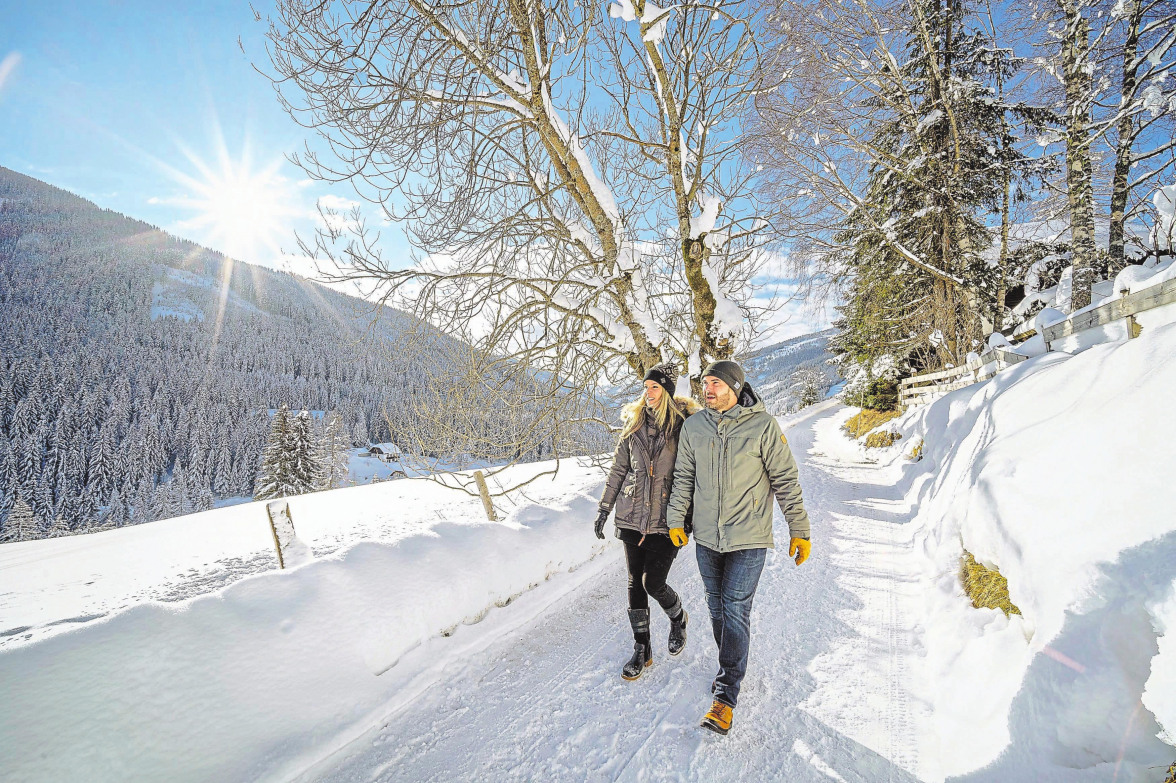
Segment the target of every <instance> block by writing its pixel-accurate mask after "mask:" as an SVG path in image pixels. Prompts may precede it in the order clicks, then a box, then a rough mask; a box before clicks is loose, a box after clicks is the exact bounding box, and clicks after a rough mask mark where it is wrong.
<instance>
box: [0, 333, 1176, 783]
mask: <svg viewBox="0 0 1176 783" xmlns="http://www.w3.org/2000/svg"><path fill="white" fill-rule="evenodd" d="M1173 357H1176V325H1169V326H1155V327H1153V328H1146V329H1145V331H1144V333H1143V335H1142V336H1141V337H1139V338H1138V339H1135V340H1131V341H1124V342H1119V343H1114V344H1108V345H1102V346H1096V347H1094V348H1091V349H1090V350H1087V351H1084V352H1083V353H1080V354H1077V355H1075V356H1072V357H1071V356H1068V355H1065V354H1058V353H1054V354H1049V355H1046V356H1042V357H1039V358H1035V359H1031V360H1029V361H1026V362H1024V363H1022V364H1020V365H1018V366H1016V367H1015V368H1013V369H1011V370H1008V371H1006V372H1004V373H1001V374H1000V375H999V376H997V378H995V379H994V380H992V381H990V382H989V383H987V384H985V385H981V386H975V387H970V388H967V389H961V390H959V391H957V392H954V393H953V394H951V395H949V396H947V397H945V398H943V399H941V400H939V401H937V402H936V403H934V404H932V405H930V406H928V407H926V408H923V409H919V410H916V411H912V412H910V413H908V414H906V415H905V416H903V417H902V418H900V419H898V420H896V422H894V423H893V426H894V427H895V428H896V429H897V430H898V431H899V432H901V433H902V434H903V439H902V440H901V441H899V442H898V443H897V444H896V445H895V446H893V447H891V448H888V449H883V450H865V449H863V448H861V447H859V446H858V445H857V444H856V443H853V442H851V441H849V440H847V439H846V437H845V436H844V435H843V434H842V433H841V432H840V431H839V425H840V424H841V423H842V422H843V421H844V420H845V419H846V418H847V417H848V416H849V415H851V414H852V413H853V410H851V409H846V408H843V407H840V406H839V405H838V404H837V403H836V402H827V403H823V404H822V405H819V406H815V407H813V408H809V409H807V410H805V411H803V412H802V413H800V414H797V415H794V416H792V417H790V418H788V419H784V420H782V421H783V424H784V426H785V428H786V432H787V437H788V439H789V442H790V443H791V445H792V448H793V450H794V452H795V453H796V455H797V457H798V460H799V462H800V470H801V480H802V484H803V486H804V490H805V497H806V504H807V506H808V508H809V512H810V516H811V517H812V521H813V530H814V552H813V557H812V558H811V559H810V561H809V562H808V563H806V564H805V565H804V566H802V567H801V568H796V567H795V566H794V565H793V564H792V563H791V561H790V560H789V559H788V558H787V557H786V556H785V555H784V552H783V551H778V552H775V553H773V554H771V555H770V556H769V559H768V565H767V567H766V569H765V572H764V575H763V578H762V580H761V583H760V589H759V592H758V593H757V600H756V604H755V609H754V611H753V620H752V622H753V635H752V648H751V664H750V668H749V672H748V676H747V680H746V681H745V684H744V691H743V694H742V697H741V700H740V705H739V708H738V709H737V710H736V712H735V725H734V728H733V729H732V732H731V734H730V735H729V736H728V737H726V738H719V737H717V736H715V735H712V734H709V733H706V732H702V731H700V730H699V729H698V728H697V725H696V724H697V720H698V718H699V716H700V715H701V713H702V712H703V711H704V709H705V708H706V706H707V705H708V696H709V694H708V692H707V685H708V683H709V682H710V679H711V678H712V677H713V675H714V669H715V666H716V661H715V650H714V644H713V641H712V640H711V639H710V638H709V629H708V628H707V620H706V609H705V604H704V602H703V598H702V591H701V584H700V580H699V578H698V575H697V568H696V566H695V564H694V561H693V551H692V549H693V544H691V545H690V546H688V547H687V549H686V551H684V552H682V553H681V555H680V556H679V558H678V561H677V562H676V564H675V565H674V568H673V570H672V571H671V576H670V582H671V584H673V585H674V586H675V587H678V588H680V590H681V592H682V595H683V601H684V602H685V605H686V608H687V610H688V611H689V612H690V614H691V624H690V629H689V630H690V639H689V642H688V644H687V647H686V650H685V651H684V652H683V654H682V655H681V656H679V657H678V658H673V659H671V658H669V657H668V656H667V655H666V654H665V653H664V637H665V635H666V633H667V630H668V623H667V621H666V620H665V618H664V616H660V615H659V614H658V613H656V612H655V617H654V621H653V633H654V636H655V639H657V640H658V646H657V648H656V649H655V656H654V661H655V662H654V665H653V667H652V668H651V669H649V670H648V672H647V674H646V675H645V676H643V677H642V678H641V679H640V680H638V681H637V682H633V683H627V682H623V681H622V680H621V679H620V677H619V669H620V665H621V664H622V663H623V661H624V660H625V659H626V658H627V656H628V652H629V649H630V647H631V640H630V638H629V632H628V628H627V624H626V621H625V604H624V580H625V576H624V568H623V562H622V558H621V556H620V551H619V546H617V544H616V542H615V541H614V540H613V539H611V538H610V539H608V540H607V541H605V542H598V541H597V540H596V539H595V538H594V537H593V536H592V533H591V523H592V519H593V517H594V509H595V505H596V497H597V496H598V493H599V491H600V487H601V483H602V480H601V479H602V477H601V474H600V472H599V471H598V470H596V469H594V468H591V467H590V466H588V465H587V464H581V465H575V464H565V469H564V470H561V472H560V474H559V477H558V478H557V479H556V480H555V481H554V482H550V481H543V482H540V483H539V484H537V485H532V486H533V489H532V490H531V491H530V493H529V497H528V498H527V499H525V500H523V499H520V500H519V501H518V505H517V506H515V507H514V508H509V509H508V508H504V509H503V510H504V511H509V512H510V513H509V515H508V516H507V517H506V519H505V520H504V521H503V522H502V523H499V524H490V523H486V522H485V521H484V516H483V514H482V511H481V506H480V502H479V501H478V500H477V499H476V498H468V499H467V498H463V497H461V496H455V495H454V494H453V493H452V492H451V491H449V490H444V489H442V488H440V487H437V486H436V485H434V484H431V483H429V482H427V481H423V480H416V479H409V480H402V481H395V482H385V483H379V484H375V485H372V486H367V487H355V488H350V489H343V490H335V491H332V492H329V493H320V494H317V495H310V496H304V497H299V498H294V499H292V500H291V503H290V505H291V512H292V516H293V519H294V522H295V524H296V525H297V526H298V532H299V535H300V537H302V538H303V539H304V540H306V541H307V542H308V543H309V544H310V545H311V547H312V549H313V550H314V553H315V555H316V560H315V561H314V562H312V563H310V564H308V565H305V566H303V567H301V568H298V569H295V570H293V571H288V572H283V573H279V572H276V571H275V570H274V567H275V564H274V563H273V555H272V549H271V547H272V543H271V542H270V541H269V539H268V536H269V531H268V528H267V527H266V526H265V519H264V511H263V510H262V507H261V505H260V504H247V505H243V506H235V507H232V508H225V509H219V510H216V511H211V512H205V513H203V514H198V515H193V516H191V517H184V518H179V519H175V520H168V521H165V522H157V523H152V524H149V525H143V526H139V527H133V528H128V529H124V530H118V531H112V532H109V533H102V534H98V535H94V536H83V537H76V538H69V539H51V540H46V541H36V542H28V543H22V544H11V545H6V546H4V547H0V618H2V622H0V626H2V627H4V628H18V627H20V626H28V629H27V630H24V631H21V632H18V633H10V634H9V635H8V636H6V637H5V639H6V640H7V644H6V645H5V647H3V648H0V692H3V693H4V694H5V700H4V706H3V708H0V758H3V759H4V767H5V779H12V780H38V781H39V780H60V779H86V780H127V779H167V780H217V781H229V780H291V779H297V780H305V781H317V780H331V781H393V780H404V781H419V780H470V779H486V780H515V779H517V780H537V779H538V780H561V781H562V780H569V781H572V780H706V781H710V780H718V779H724V780H726V779H741V780H782V781H863V782H864V781H879V780H888V781H916V780H918V781H941V780H945V779H948V778H950V779H952V780H962V781H992V782H993V783H996V782H997V781H1002V782H1005V781H1056V783H1063V782H1064V783H1072V782H1074V781H1077V782H1078V783H1083V782H1085V781H1090V782H1091V783H1093V782H1094V781H1112V780H1113V781H1129V782H1133V783H1134V782H1138V783H1143V782H1144V781H1162V780H1163V777H1164V770H1165V769H1166V768H1167V765H1168V764H1170V763H1172V761H1173V760H1176V747H1173V745H1172V744H1168V743H1166V742H1164V741H1162V739H1161V737H1160V736H1158V735H1163V736H1164V737H1166V738H1167V739H1168V740H1169V742H1171V741H1172V740H1173V739H1174V737H1173V734H1174V733H1176V634H1174V633H1172V629H1173V628H1176V585H1174V583H1176V519H1174V518H1173V515H1172V513H1171V509H1172V508H1173V505H1174V503H1176V490H1174V489H1173V487H1172V484H1171V482H1170V480H1169V479H1168V476H1167V474H1168V472H1170V468H1169V466H1171V465H1172V464H1174V462H1176V418H1174V417H1173V416H1171V414H1170V411H1169V410H1168V407H1169V400H1170V397H1171V389H1172V388H1176V362H1173V361H1172V358H1173ZM919 442H922V444H923V459H922V460H921V461H918V462H913V461H911V460H909V459H907V458H906V457H905V455H906V454H907V453H909V452H910V450H911V448H912V446H913V445H915V444H916V443H919ZM120 537H121V538H120ZM965 548H966V549H967V550H968V551H970V552H972V553H973V554H975V556H976V557H977V558H978V559H979V560H981V561H982V562H984V563H986V564H988V565H990V566H998V567H999V568H1000V569H1001V571H1002V573H1004V574H1005V575H1006V576H1007V577H1008V579H1009V588H1010V593H1011V597H1012V600H1013V602H1014V603H1016V604H1017V605H1018V606H1019V607H1020V608H1021V610H1022V612H1023V615H1022V616H1020V617H1017V616H1014V617H1012V618H1011V619H1010V618H1006V617H1005V616H1004V615H1003V614H1002V613H1000V612H999V611H997V610H978V609H974V608H972V606H971V604H970V603H969V602H968V599H967V598H966V597H965V596H964V595H963V592H962V588H961V587H960V584H959V581H958V576H957V574H958V566H959V557H960V554H961V553H962V551H963V550H964V549H965ZM267 558H268V559H267ZM228 563H239V564H241V565H240V566H239V567H238V566H229V565H226V564H228ZM234 568H235V569H236V570H234ZM229 572H231V573H229ZM88 582H89V583H90V584H87V583H88ZM226 584H227V586H225V585H226ZM178 597H181V598H182V599H183V600H170V602H169V599H175V598H178ZM98 614H101V615H103V616H102V617H101V618H100V619H87V618H88V616H89V615H98ZM71 619H72V622H65V623H62V622H60V621H61V620H71ZM1165 732H1166V733H1165Z"/></svg>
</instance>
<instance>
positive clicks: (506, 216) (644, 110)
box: [268, 0, 768, 388]
mask: <svg viewBox="0 0 1176 783" xmlns="http://www.w3.org/2000/svg"><path fill="white" fill-rule="evenodd" d="M610 14H611V18H604V17H602V16H601V15H600V14H599V11H598V9H597V6H596V5H595V4H587V3H582V2H576V1H575V0H474V1H473V2H460V1H459V2H445V3H427V2H424V0H407V2H405V3H403V4H397V5H395V6H391V5H388V4H382V3H376V2H350V1H349V0H336V1H335V2H316V3H309V2H305V1H304V0H283V1H282V2H280V3H279V4H278V9H277V17H276V19H275V20H271V23H270V29H269V33H268V36H269V40H270V47H269V53H270V57H271V60H272V63H273V67H274V71H275V73H274V77H273V78H274V83H275V85H276V87H277V88H278V90H279V95H280V96H281V100H282V101H283V104H284V106H285V107H286V108H287V109H288V110H289V111H290V113H291V114H292V115H293V116H294V117H295V118H296V119H297V120H299V121H300V122H302V123H303V124H304V125H306V126H307V127H309V128H313V129H314V130H315V131H317V132H318V133H319V135H320V136H321V137H322V139H323V140H324V141H325V143H326V145H327V148H328V149H329V154H322V153H318V152H315V151H313V150H311V149H309V148H308V149H307V150H306V152H305V153H304V154H303V155H301V156H300V157H298V159H297V160H298V162H299V163H300V164H301V165H302V166H303V167H304V168H305V169H306V170H307V171H308V172H309V173H310V175H311V176H313V177H317V178H321V179H325V180H331V181H341V180H350V181H351V182H353V183H354V184H355V185H356V187H357V189H358V190H359V191H360V192H361V194H362V195H364V196H365V197H366V198H367V199H368V200H369V201H371V202H374V203H376V204H378V205H380V207H381V209H382V217H383V218H384V219H385V220H388V221H396V222H399V223H401V224H402V225H403V226H404V227H405V228H406V230H407V232H408V233H409V236H410V239H411V240H412V242H413V244H414V245H415V246H416V247H417V248H419V249H420V250H421V251H422V253H423V254H424V255H423V257H422V258H420V259H418V260H417V263H416V264H415V265H413V266H410V267H408V268H405V267H404V266H403V264H402V263H401V260H400V259H392V258H388V257H386V256H385V255H384V254H383V253H381V251H380V249H379V242H378V232H377V231H374V230H370V229H369V227H368V226H367V224H366V222H365V221H364V219H363V216H362V215H361V214H360V212H359V210H356V212H355V213H354V214H353V215H350V216H342V217H345V218H347V219H342V220H340V219H338V218H340V217H341V216H338V215H330V214H328V215H326V217H328V218H332V219H330V220H329V221H328V227H327V228H326V229H324V231H322V232H320V233H319V234H318V235H317V236H316V237H314V238H313V239H311V240H307V241H305V242H304V243H303V244H304V247H303V250H304V251H305V252H307V253H308V254H310V255H312V256H314V257H315V258H318V259H321V260H322V261H324V268H326V269H328V270H334V271H333V274H334V275H335V276H336V277H339V278H344V279H364V280H369V281H375V282H377V283H378V284H379V289H378V295H379V296H380V298H381V301H383V302H385V303H389V304H393V305H396V306H398V307H401V308H403V309H406V310H409V311H411V312H413V313H414V314H417V315H419V316H421V317H425V318H427V319H428V320H429V321H430V322H431V323H433V324H434V325H436V326H438V327H440V328H441V329H443V330H444V331H446V332H448V333H450V334H453V335H456V336H459V337H460V338H462V339H464V340H466V341H468V342H470V343H471V344H473V345H476V346H478V347H479V348H480V349H481V350H482V351H483V352H484V353H485V354H486V356H487V361H489V360H490V357H493V361H511V362H514V363H515V365H514V366H527V367H529V368H531V369H532V370H534V371H536V372H543V373H549V374H551V375H553V376H555V377H558V378H560V379H561V380H563V381H571V382H573V383H574V384H575V385H577V386H578V387H581V388H583V387H585V386H586V385H587V383H588V379H590V378H591V379H596V378H598V377H600V376H604V377H605V378H608V379H610V380H612V381H619V380H620V379H621V378H624V377H630V378H631V377H633V376H637V377H640V376H641V375H642V374H644V372H645V371H646V370H647V369H648V368H649V367H651V366H653V365H655V364H657V363H659V362H661V361H663V360H665V359H673V360H676V361H678V362H679V363H680V364H681V365H682V367H683V369H689V370H691V371H692V374H694V375H697V374H698V373H699V372H700V371H701V369H702V366H703V365H704V363H706V362H708V361H710V360H712V359H715V358H724V357H728V356H730V355H732V354H733V353H735V352H736V351H737V350H738V349H739V348H740V347H741V346H742V345H745V344H746V343H747V342H748V339H749V337H750V332H751V330H752V329H753V328H754V326H755V322H756V318H757V316H758V315H759V314H760V313H759V311H757V309H756V308H755V307H754V306H753V305H752V303H751V297H752V294H753V293H754V292H755V288H754V282H753V281H754V279H755V277H756V271H757V269H758V267H759V265H760V264H762V263H763V259H764V256H763V254H762V253H761V252H759V249H760V246H761V244H762V242H763V232H764V229H765V227H766V225H767V223H768V221H767V220H766V219H765V217H764V215H763V214H761V205H759V204H758V203H757V202H756V201H755V199H754V194H753V192H752V190H751V188H750V185H749V182H750V174H751V170H750V164H749V163H748V162H747V161H746V160H744V158H743V156H742V154H741V153H742V143H741V141H740V140H739V137H738V135H737V134H736V133H735V130H736V126H737V123H738V121H739V120H740V119H741V117H742V113H743V108H744V105H745V104H746V102H747V101H748V100H749V99H750V98H751V97H752V96H753V95H754V94H755V93H756V92H757V91H758V90H761V89H764V85H763V83H762V71H761V69H760V67H759V58H760V52H759V49H758V45H757V43H756V40H755V37H754V35H753V34H752V30H753V29H754V25H753V24H752V21H753V19H752V14H751V12H750V11H748V5H747V4H745V3H742V2H728V3H715V4H708V3H699V4H693V3H692V4H685V5H681V6H675V7H673V8H668V9H662V8H658V7H655V6H654V5H653V4H652V3H648V2H645V0H635V2H634V1H632V0H621V2H619V4H617V5H614V6H612V7H611V8H610Z"/></svg>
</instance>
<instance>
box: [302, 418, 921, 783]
mask: <svg viewBox="0 0 1176 783" xmlns="http://www.w3.org/2000/svg"><path fill="white" fill-rule="evenodd" d="M844 418H845V415H844V409H841V408H838V407H835V406H833V405H830V404H826V405H824V406H821V407H819V408H816V409H814V410H811V411H809V412H806V413H805V414H804V415H803V416H800V417H797V418H795V419H793V420H791V421H788V420H785V421H783V424H784V425H785V426H786V428H787V434H788V438H789V442H790V443H791V446H792V449H793V451H794V452H795V453H796V455H797V457H798V461H799V462H800V464H801V482H802V486H803V488H804V492H805V499H806V505H807V507H808V509H809V513H810V516H811V517H812V520H813V526H814V544H815V550H814V556H813V557H812V558H811V559H810V561H809V562H808V563H806V564H805V565H804V566H803V567H801V568H797V567H795V566H794V565H793V564H792V562H791V561H790V560H789V559H788V557H787V555H786V551H785V549H784V547H781V548H780V549H778V550H776V551H774V552H773V553H771V554H770V555H769V559H768V563H767V566H766V568H765V571H764V574H763V578H762V579H761V582H760V587H759V590H758V592H757V594H756V604H755V609H754V611H753V618H752V647H751V661H750V668H749V672H748V675H747V678H746V680H745V682H744V688H743V692H742V694H741V697H740V704H739V708H738V709H737V710H736V713H735V725H734V728H733V729H732V732H731V734H730V735H729V736H727V737H725V738H720V737H718V736H716V735H713V734H710V733H709V732H705V731H703V730H701V729H699V728H698V727H697V722H698V719H699V717H700V716H701V714H702V713H703V712H704V711H705V709H706V707H707V706H709V690H708V686H709V683H710V681H711V679H712V677H713V676H714V672H715V669H716V667H717V656H716V650H715V645H714V642H713V640H712V639H711V637H710V631H709V622H708V619H707V616H706V606H705V602H704V599H703V594H702V585H701V581H700V579H699V577H698V569H697V566H696V565H695V562H694V553H693V544H691V545H690V546H689V547H688V548H687V550H686V551H684V552H682V553H681V554H680V555H679V557H678V560H677V562H676V563H675V565H674V568H673V570H672V572H671V576H670V582H671V584H672V585H674V586H675V587H676V588H678V589H679V590H680V592H681V593H682V596H683V601H684V603H685V605H686V607H687V609H688V611H689V612H690V614H691V624H690V639H689V642H688V644H687V648H686V650H685V651H684V652H683V654H682V655H681V656H679V657H677V658H671V657H669V656H668V655H667V654H666V653H665V652H664V644H665V642H664V637H665V634H666V632H667V630H668V622H667V621H666V619H665V617H664V615H659V614H658V613H657V612H656V610H655V620H654V637H655V640H656V644H657V647H656V648H655V658H654V665H653V667H652V668H650V669H649V670H647V673H646V674H645V676H643V677H642V678H641V679H640V680H638V681H636V682H632V683H629V682H624V681H622V680H621V678H620V676H619V670H620V665H621V663H623V661H624V660H625V658H626V657H627V656H628V653H629V651H630V649H631V641H630V636H629V631H628V628H627V621H626V617H625V599H624V580H625V576H624V567H623V559H622V557H621V554H620V551H619V547H615V548H612V549H610V551H609V552H608V553H607V554H606V555H604V556H602V557H599V558H597V559H596V560H595V561H593V562H592V563H590V564H588V565H587V566H585V567H584V568H582V569H581V570H580V571H579V572H577V573H573V574H562V575H560V577H559V579H557V580H553V582H554V584H551V585H549V586H546V587H545V588H544V589H543V590H537V591H534V593H533V594H529V595H526V596H523V598H521V599H520V600H519V601H518V602H517V603H516V604H514V605H512V606H510V607H507V608H506V609H504V610H502V611H500V612H494V613H492V616H491V617H488V618H487V620H486V621H484V622H482V623H479V624H478V625H475V626H471V627H468V628H467V627H462V628H460V629H459V630H458V632H457V633H456V634H455V635H454V636H453V637H450V638H448V639H438V640H436V642H437V644H436V645H435V646H432V647H431V648H430V649H425V650H422V651H419V652H418V654H417V655H416V656H414V657H413V658H412V659H411V660H409V659H405V660H402V662H401V664H400V665H398V666H397V667H395V668H394V670H393V671H391V672H389V673H388V674H386V675H384V676H394V677H399V678H404V682H405V689H404V691H403V692H402V695H401V696H400V697H398V698H397V699H396V700H395V703H390V704H389V705H388V712H387V714H386V715H385V717H384V718H383V719H382V720H380V721H378V722H376V723H374V724H372V725H371V728H370V729H369V730H368V731H367V733H366V734H363V735H361V736H358V737H348V738H340V740H339V741H337V742H336V743H335V747H336V748H337V750H336V751H335V752H334V753H333V754H331V755H328V756H326V757H322V758H318V759H310V758H307V759H302V760H299V763H300V764H301V765H303V766H302V769H301V771H300V773H301V774H300V777H301V779H303V780H331V781H377V780H379V781H385V780H457V779H465V780H470V779H489V780H505V779H519V780H732V779H739V780H787V781H807V780H813V781H828V780H844V781H907V780H929V779H936V778H937V777H938V776H937V774H936V771H935V769H936V766H937V765H936V763H935V758H934V752H933V749H928V748H924V747H921V746H920V737H927V736H930V732H928V731H925V728H926V726H925V721H926V720H927V714H926V713H927V711H926V710H925V709H924V708H923V706H922V702H921V701H920V700H919V699H918V698H917V697H916V694H917V693H918V691H919V687H918V683H917V682H915V681H914V680H913V678H914V677H916V676H917V672H918V667H917V666H915V665H914V664H913V662H912V656H913V655H914V654H915V653H914V650H915V649H916V647H917V644H916V641H917V635H916V633H915V628H916V625H915V623H916V614H917V611H918V607H919V606H920V605H921V604H920V601H919V596H918V594H917V586H916V581H915V578H914V576H913V573H912V570H911V568H910V567H909V565H908V553H909V548H910V537H909V535H908V534H907V526H906V523H907V522H908V521H909V519H910V509H909V508H907V507H905V505H904V504H903V502H902V500H901V498H900V497H899V496H898V489H897V488H896V481H895V479H896V478H898V476H897V475H896V473H895V472H894V471H896V470H900V468H883V467H879V466H878V465H874V464H872V463H870V462H868V461H866V460H863V458H862V456H861V452H860V451H859V450H858V449H857V447H856V446H854V445H853V444H851V443H850V442H849V441H848V440H846V439H845V438H844V436H842V435H840V434H838V433H837V431H836V430H837V425H838V424H839V423H840V422H841V421H843V420H844ZM588 527H589V521H588V520H585V530H586V531H587V530H588ZM512 613H513V617H512ZM446 645H449V646H450V649H448V650H443V649H442V648H443V647H445V646H446ZM454 645H456V647H454ZM459 649H460V652H457V650H459ZM455 653H456V654H455ZM396 669H400V670H401V671H396ZM287 771H288V772H298V770H296V769H293V768H292V769H289V770H287Z"/></svg>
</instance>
